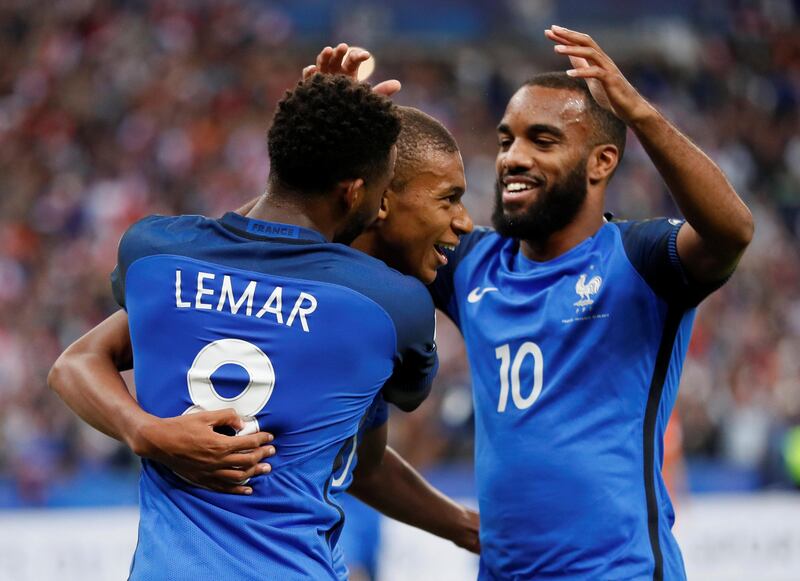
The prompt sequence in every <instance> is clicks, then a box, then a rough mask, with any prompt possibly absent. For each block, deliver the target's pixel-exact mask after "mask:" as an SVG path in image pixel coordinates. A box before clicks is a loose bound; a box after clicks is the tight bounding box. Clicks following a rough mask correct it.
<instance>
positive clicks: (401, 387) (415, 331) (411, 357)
mask: <svg viewBox="0 0 800 581" xmlns="http://www.w3.org/2000/svg"><path fill="white" fill-rule="evenodd" d="M405 278H408V277H405ZM395 292H396V293H397V296H398V298H399V299H400V300H401V301H402V308H397V309H395V312H394V313H390V315H391V316H392V319H393V320H394V324H395V328H396V330H397V351H396V353H395V367H394V372H393V373H392V376H391V377H390V378H389V379H388V381H387V382H386V383H385V384H384V386H383V397H384V399H385V400H386V401H387V402H389V403H392V404H394V405H396V406H397V407H399V408H400V409H401V410H403V411H412V410H414V409H416V408H417V406H419V404H421V403H422V402H423V401H424V400H425V398H426V397H428V394H429V393H430V390H431V385H432V384H433V378H434V376H435V375H436V371H437V370H438V368H439V358H438V356H437V353H436V342H435V337H434V334H435V332H436V317H435V311H434V307H433V302H432V301H431V298H430V296H429V295H428V293H427V292H425V287H423V286H422V285H420V284H419V281H417V280H412V282H411V284H409V285H408V286H407V287H405V288H402V287H400V288H397V289H395ZM398 306H400V305H399V304H398Z"/></svg>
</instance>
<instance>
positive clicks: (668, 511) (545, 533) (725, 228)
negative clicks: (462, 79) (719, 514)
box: [312, 26, 753, 581]
mask: <svg viewBox="0 0 800 581" xmlns="http://www.w3.org/2000/svg"><path fill="white" fill-rule="evenodd" d="M545 35H546V37H547V38H549V39H551V40H552V41H554V42H555V43H556V45H555V51H556V52H557V53H559V54H563V55H565V56H568V57H569V59H570V62H571V64H572V67H573V68H572V69H570V70H569V71H568V73H567V74H564V73H549V74H542V75H538V76H536V77H534V78H533V79H531V80H530V81H529V82H527V83H526V84H525V85H523V86H522V87H521V88H520V89H519V90H518V91H517V92H516V93H515V94H514V96H513V97H512V98H511V100H510V101H509V103H508V106H507V108H506V111H505V115H504V116H503V119H502V120H501V122H500V124H499V126H498V145H499V151H498V154H497V162H496V170H497V190H496V206H495V212H494V214H493V223H494V226H495V231H492V230H489V229H479V230H476V231H474V232H473V233H472V234H469V235H467V236H465V237H464V238H463V239H462V241H461V244H460V245H459V246H458V248H457V250H456V251H455V252H452V253H448V264H447V265H446V266H445V267H444V268H442V269H441V270H440V271H439V273H438V275H437V278H436V281H435V282H434V284H433V285H431V286H430V287H429V289H430V290H431V293H432V295H433V297H434V302H435V304H436V306H437V307H439V308H440V309H442V310H443V311H445V312H446V313H447V314H448V316H450V318H452V319H453V321H454V322H455V323H456V324H457V325H458V326H459V328H460V329H461V332H462V334H463V335H464V339H465V342H466V346H467V354H468V357H469V361H470V368H471V371H472V379H473V398H474V402H475V414H476V415H475V417H476V423H475V439H476V451H475V471H476V481H477V486H478V502H479V508H480V512H481V535H480V538H481V569H480V574H479V577H480V579H485V580H493V579H497V580H503V581H505V580H517V579H519V580H522V579H524V580H528V579H575V580H578V579H580V580H587V581H588V580H596V579H626V580H628V579H657V580H661V579H668V580H673V579H684V578H685V571H684V567H683V562H682V558H681V555H680V550H679V548H678V546H677V543H676V542H675V538H674V537H673V535H672V532H671V527H672V524H673V522H674V512H673V509H672V505H671V503H670V499H669V495H668V493H667V490H666V487H665V486H664V482H663V479H662V475H661V465H662V461H663V452H664V446H663V439H664V431H665V428H666V425H667V421H668V419H669V417H670V412H671V410H672V407H673V404H674V402H675V397H676V392H677V388H678V382H679V378H680V372H681V367H682V364H683V360H684V357H685V354H686V349H687V347H688V343H689V337H690V333H691V326H692V321H693V318H694V312H695V307H696V306H697V305H698V304H699V303H700V301H702V299H703V298H704V297H706V296H707V295H708V294H710V293H711V292H713V291H714V290H715V289H717V288H718V287H719V286H721V285H722V284H723V283H724V282H725V281H726V280H727V278H728V277H730V275H731V274H732V273H733V271H734V269H735V267H736V264H737V263H738V260H739V258H740V257H741V255H742V253H743V252H744V250H745V248H746V247H747V245H748V244H749V242H750V240H751V238H752V234H753V220H752V217H751V215H750V212H749V210H748V209H747V207H746V206H745V204H744V203H743V202H742V201H741V199H740V198H739V197H738V196H737V194H736V192H735V191H734V190H733V188H732V187H731V185H730V183H729V182H728V181H727V180H726V179H725V176H724V175H723V174H722V172H721V171H720V169H719V168H718V167H717V166H716V165H715V164H714V163H713V162H712V161H711V160H710V159H709V158H708V157H707V156H706V155H705V154H704V153H703V152H702V151H700V149H699V148H697V147H696V146H695V145H694V144H693V143H691V141H689V140H688V139H687V138H686V137H685V136H684V135H682V134H681V133H680V131H678V130H677V129H676V128H675V127H674V126H673V125H672V124H670V123H669V122H668V121H667V120H666V119H664V118H663V117H662V116H661V115H660V113H658V111H657V110H656V109H655V108H654V107H653V106H652V105H650V104H649V103H648V102H647V101H646V100H645V99H644V98H643V97H642V96H641V95H639V94H638V92H637V91H636V90H635V89H634V88H633V87H632V86H631V84H630V83H629V82H628V81H627V80H626V79H625V77H624V76H623V75H622V73H621V72H620V71H619V69H618V68H617V67H616V65H615V64H614V62H613V61H612V60H611V59H610V58H609V57H608V55H606V54H605V53H604V52H603V50H602V49H601V48H600V47H599V46H598V45H597V43H596V42H595V41H594V40H593V39H592V38H591V37H589V36H588V35H585V34H582V33H579V32H575V31H571V30H568V29H565V28H562V27H557V26H553V27H551V28H550V29H548V30H546V31H545ZM312 72H313V71H312ZM324 72H333V73H335V72H338V69H336V68H330V69H328V70H327V71H324ZM582 79H585V80H582ZM627 128H630V129H631V130H632V131H633V132H634V133H635V134H636V136H637V137H638V138H639V141H640V142H641V144H642V145H643V147H644V148H645V150H646V151H647V153H648V155H649V156H650V158H651V159H652V161H653V163H654V165H655V166H656V168H657V170H658V171H659V173H660V174H661V176H662V178H663V179H664V181H665V183H666V184H667V186H668V187H669V189H670V191H671V193H672V195H673V198H674V199H675V202H676V203H677V205H678V207H679V208H680V209H681V211H682V212H683V214H684V216H685V217H686V221H684V220H676V219H653V220H647V221H643V222H618V221H613V220H612V221H608V220H607V219H606V218H605V217H604V214H603V208H604V194H605V189H606V187H607V185H608V182H609V180H610V179H611V177H612V175H613V173H614V171H615V169H616V168H617V165H618V164H619V161H620V160H621V157H622V153H623V151H624V148H625V136H626V131H627Z"/></svg>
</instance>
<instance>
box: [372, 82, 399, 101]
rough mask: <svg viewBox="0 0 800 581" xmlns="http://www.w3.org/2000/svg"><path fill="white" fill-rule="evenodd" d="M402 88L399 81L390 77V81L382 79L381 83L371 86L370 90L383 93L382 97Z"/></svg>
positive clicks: (389, 95)
mask: <svg viewBox="0 0 800 581" xmlns="http://www.w3.org/2000/svg"><path fill="white" fill-rule="evenodd" d="M402 88H403V87H402V85H401V84H400V81H398V80H395V79H392V80H391V81H383V82H382V83H378V84H377V85H375V86H374V87H372V92H373V93H377V94H379V95H383V96H384V97H391V96H392V95H394V94H395V93H397V92H399V91H400V89H402Z"/></svg>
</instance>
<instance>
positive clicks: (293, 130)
mask: <svg viewBox="0 0 800 581" xmlns="http://www.w3.org/2000/svg"><path fill="white" fill-rule="evenodd" d="M399 133H400V115H399V113H398V111H397V107H396V106H395V105H393V104H392V102H391V101H390V100H389V99H387V98H385V97H383V96H380V95H377V94H375V93H373V92H372V89H371V88H370V86H369V85H367V84H366V83H359V82H355V81H353V80H351V79H349V78H347V77H345V76H344V75H321V74H316V75H314V76H313V77H311V78H309V79H307V80H305V81H302V82H300V83H298V85H297V86H296V87H295V88H294V89H293V90H291V91H287V92H286V94H285V95H284V97H283V99H281V101H280V102H279V103H278V108H277V110H276V111H275V116H274V117H273V119H272V127H270V130H269V134H268V140H267V142H268V146H269V160H270V164H271V169H270V180H273V179H277V180H278V182H279V183H280V184H281V185H283V186H286V187H288V188H290V189H292V190H294V191H297V192H298V193H305V194H321V193H324V192H326V191H329V190H330V189H331V188H332V187H333V186H334V185H335V184H336V183H337V182H339V181H341V180H345V179H355V178H362V179H363V180H364V181H365V182H366V183H369V182H370V180H372V179H374V178H375V177H377V176H379V175H381V174H382V173H383V172H385V171H386V170H387V164H388V163H389V152H390V150H391V148H392V145H394V143H395V142H396V141H397V136H398V135H399Z"/></svg>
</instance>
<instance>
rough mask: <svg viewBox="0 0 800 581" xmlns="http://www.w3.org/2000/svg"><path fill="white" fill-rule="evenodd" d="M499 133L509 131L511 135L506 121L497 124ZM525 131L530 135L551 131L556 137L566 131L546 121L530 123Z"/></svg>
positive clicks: (559, 136) (561, 135)
mask: <svg viewBox="0 0 800 581" xmlns="http://www.w3.org/2000/svg"><path fill="white" fill-rule="evenodd" d="M497 132H498V133H507V134H509V135H511V128H510V127H509V126H508V125H507V124H506V123H501V124H500V125H498V126H497ZM525 133H526V134H528V135H536V134H539V133H549V134H550V135H553V136H554V137H558V138H563V137H564V132H563V131H561V129H559V128H558V127H556V126H555V125H547V124H545V123H534V124H533V125H528V127H527V128H526V129H525Z"/></svg>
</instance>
